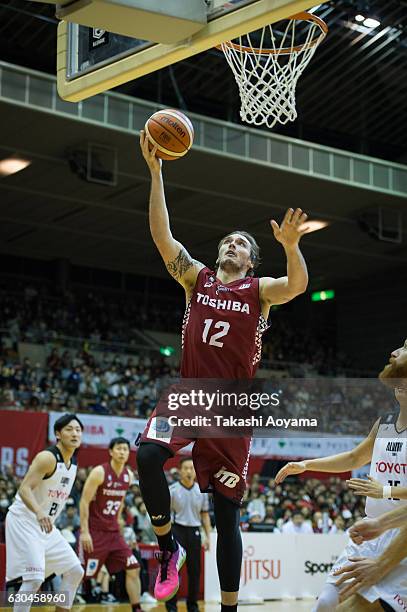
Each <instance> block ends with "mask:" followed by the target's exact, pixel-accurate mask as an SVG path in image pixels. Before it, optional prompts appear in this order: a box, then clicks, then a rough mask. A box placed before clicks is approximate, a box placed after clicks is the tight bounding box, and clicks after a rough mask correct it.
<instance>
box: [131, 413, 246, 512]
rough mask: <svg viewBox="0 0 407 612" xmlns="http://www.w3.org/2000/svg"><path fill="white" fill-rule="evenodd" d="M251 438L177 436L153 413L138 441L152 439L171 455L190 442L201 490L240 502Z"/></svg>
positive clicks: (151, 440)
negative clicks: (214, 492)
mask: <svg viewBox="0 0 407 612" xmlns="http://www.w3.org/2000/svg"><path fill="white" fill-rule="evenodd" d="M251 440H252V439H251V437H248V436H242V437H241V438H238V437H230V438H180V437H178V436H176V435H174V433H173V428H172V427H170V425H169V424H168V420H167V419H166V418H165V417H161V416H159V417H157V416H156V411H154V412H153V414H152V415H151V417H150V418H149V420H148V423H147V425H146V428H145V430H144V431H143V433H142V435H141V437H140V440H139V442H140V443H141V442H153V443H155V444H159V445H160V446H164V447H165V448H168V449H169V450H170V451H171V452H172V454H173V455H175V453H177V452H178V451H179V450H181V448H184V447H185V446H188V445H189V444H191V442H193V443H194V446H193V448H192V459H193V462H194V467H195V471H196V477H197V480H198V484H199V488H200V489H201V491H202V492H206V491H217V492H218V493H221V494H222V495H223V496H225V497H227V498H228V499H230V500H231V501H233V502H235V503H237V504H239V505H240V504H241V503H242V499H243V495H244V492H245V490H246V477H247V468H248V465H249V455H250V445H251Z"/></svg>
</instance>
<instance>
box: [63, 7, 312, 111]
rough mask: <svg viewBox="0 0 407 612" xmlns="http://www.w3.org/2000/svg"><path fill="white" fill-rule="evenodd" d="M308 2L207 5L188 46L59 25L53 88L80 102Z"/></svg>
mask: <svg viewBox="0 0 407 612" xmlns="http://www.w3.org/2000/svg"><path fill="white" fill-rule="evenodd" d="M312 4H313V3H312V1H311V2H310V0H231V1H230V2H225V0H208V16H207V19H208V23H207V25H205V26H204V27H203V28H202V29H201V30H199V32H197V33H196V34H194V35H193V36H191V37H190V38H189V39H187V40H183V41H181V42H177V43H174V44H169V45H165V44H161V43H153V42H151V41H148V40H140V39H134V38H128V37H126V36H120V35H118V34H114V33H111V32H107V31H105V30H101V29H100V28H88V27H85V26H80V25H77V24H73V23H66V22H64V21H61V22H60V24H59V25H58V47H57V83H58V93H59V95H60V96H61V98H63V99H64V100H68V101H70V102H79V101H80V100H84V99H86V98H89V97H91V96H94V95H96V94H98V93H101V92H103V91H106V90H108V89H111V88H113V87H117V86H118V85H121V84H123V83H126V82H128V81H131V80H134V79H137V78H139V77H141V76H143V75H145V74H148V73H150V72H154V71H155V70H159V69H160V68H164V67H165V66H168V65H170V64H173V63H175V62H178V61H180V60H183V59H185V58H187V57H190V56H191V55H195V54H196V53H201V52H202V51H206V50H207V49H210V48H211V47H215V46H216V45H219V44H220V43H222V42H224V41H225V40H230V39H233V38H236V37H238V36H241V35H243V34H246V33H247V32H252V31H254V30H257V29H259V28H261V27H262V26H264V25H265V24H267V23H274V22H276V21H279V20H280V19H284V18H285V17H289V16H290V15H294V14H295V13H298V12H300V11H302V10H305V9H307V8H309V7H310V6H312Z"/></svg>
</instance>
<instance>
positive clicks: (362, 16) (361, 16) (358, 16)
mask: <svg viewBox="0 0 407 612" xmlns="http://www.w3.org/2000/svg"><path fill="white" fill-rule="evenodd" d="M365 19H366V17H365V16H364V15H356V17H355V21H359V22H362V21H364V20H365Z"/></svg>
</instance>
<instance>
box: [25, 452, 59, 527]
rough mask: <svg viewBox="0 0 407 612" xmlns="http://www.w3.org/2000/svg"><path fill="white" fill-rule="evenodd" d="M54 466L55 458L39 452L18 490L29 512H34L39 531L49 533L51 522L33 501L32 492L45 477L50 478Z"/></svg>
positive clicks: (34, 500)
mask: <svg viewBox="0 0 407 612" xmlns="http://www.w3.org/2000/svg"><path fill="white" fill-rule="evenodd" d="M55 466H56V459H55V456H54V455H53V454H52V453H50V452H49V451H41V452H40V453H38V455H37V456H36V457H35V458H34V461H33V462H32V464H31V465H30V468H29V470H28V472H27V474H26V475H25V476H24V479H23V481H22V483H21V485H20V488H19V490H18V492H19V494H20V497H21V499H22V500H23V502H24V503H25V505H26V506H27V508H28V509H29V510H31V512H34V514H35V516H36V517H37V520H38V522H39V524H40V527H41V530H42V531H45V533H49V532H50V531H51V530H52V522H51V520H50V518H49V516H47V515H46V514H44V511H43V510H41V508H40V506H39V504H38V502H37V500H36V499H35V496H34V493H33V490H34V489H35V488H36V487H37V486H38V485H39V484H40V483H41V481H42V480H43V479H44V477H46V476H50V475H51V474H52V473H53V472H54V470H55Z"/></svg>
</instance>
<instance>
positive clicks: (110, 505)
mask: <svg viewBox="0 0 407 612" xmlns="http://www.w3.org/2000/svg"><path fill="white" fill-rule="evenodd" d="M120 504H121V502H119V501H112V500H111V499H109V501H107V502H106V508H104V509H103V514H112V515H113V516H114V515H115V514H117V511H118V509H119V508H120Z"/></svg>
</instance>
